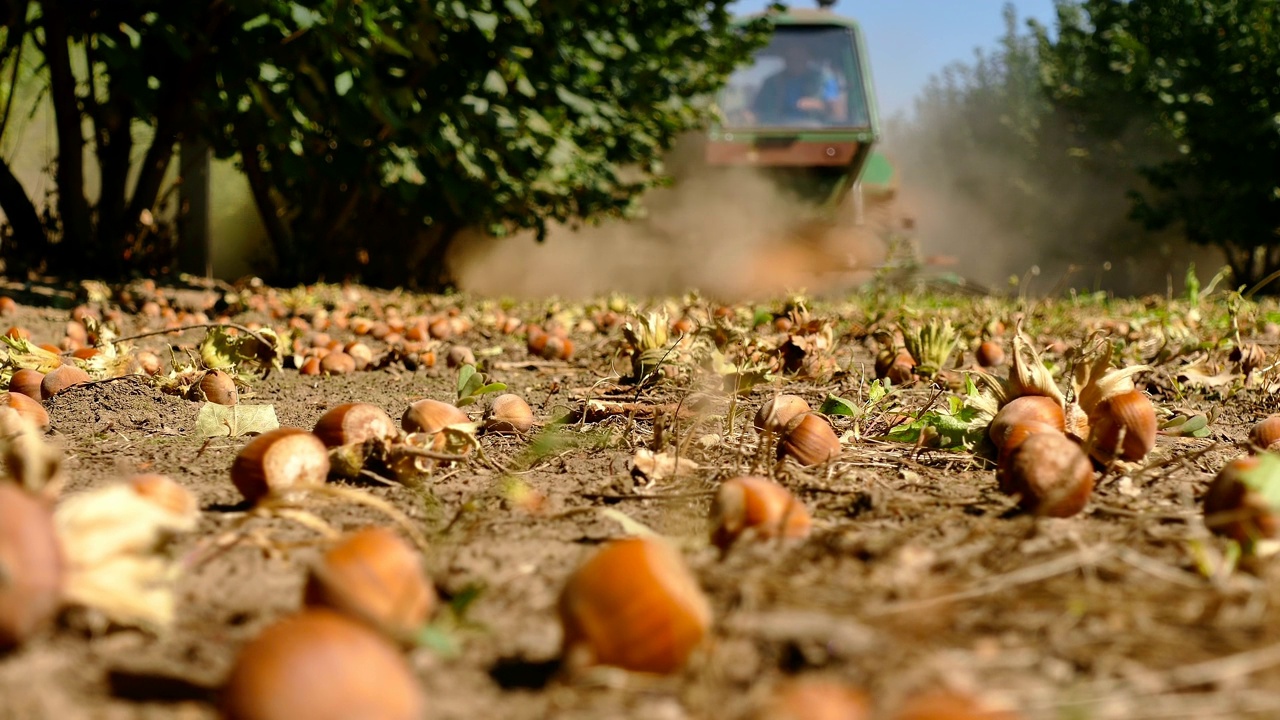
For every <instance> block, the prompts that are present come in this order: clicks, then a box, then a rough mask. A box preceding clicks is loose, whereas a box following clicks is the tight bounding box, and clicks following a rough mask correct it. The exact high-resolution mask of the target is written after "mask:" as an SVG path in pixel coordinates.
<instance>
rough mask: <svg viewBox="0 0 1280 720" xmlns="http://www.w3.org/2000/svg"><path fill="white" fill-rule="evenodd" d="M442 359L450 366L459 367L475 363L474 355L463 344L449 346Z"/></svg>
mask: <svg viewBox="0 0 1280 720" xmlns="http://www.w3.org/2000/svg"><path fill="white" fill-rule="evenodd" d="M444 360H445V365H447V366H449V367H450V368H459V367H462V366H463V365H475V364H476V355H475V353H473V352H471V348H469V347H467V346H465V345H454V346H453V347H451V348H449V353H448V354H447V355H445V357H444Z"/></svg>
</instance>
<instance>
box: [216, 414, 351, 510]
mask: <svg viewBox="0 0 1280 720" xmlns="http://www.w3.org/2000/svg"><path fill="white" fill-rule="evenodd" d="M328 475H329V455H328V452H327V450H326V448H325V445H324V442H322V441H321V440H320V438H318V437H316V436H315V435H314V434H313V433H309V432H307V431H306V430H303V429H302V428H296V427H282V428H276V429H275V430H269V431H267V432H265V433H263V434H261V435H259V436H258V437H256V438H254V439H253V440H251V441H250V442H249V444H248V445H245V446H244V448H243V449H241V450H240V453H239V454H238V455H236V459H235V460H234V461H233V462H232V463H231V482H233V483H234V484H235V486H236V489H237V490H239V491H240V494H241V495H243V496H244V498H245V499H246V500H248V501H249V502H250V503H257V502H258V501H259V500H262V499H263V498H265V497H268V496H274V497H282V498H289V497H290V496H292V495H293V494H294V493H296V492H300V491H303V492H304V491H306V490H309V489H313V488H316V487H319V486H321V485H323V484H324V482H325V479H326V478H327V477H328Z"/></svg>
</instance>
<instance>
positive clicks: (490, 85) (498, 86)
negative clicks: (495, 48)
mask: <svg viewBox="0 0 1280 720" xmlns="http://www.w3.org/2000/svg"><path fill="white" fill-rule="evenodd" d="M481 87H482V88H484V91H485V92H487V93H492V94H494V95H497V96H498V97H506V96H507V81H506V80H503V79H502V73H500V72H498V71H497V70H490V71H489V74H488V75H485V76H484V84H483V85H481Z"/></svg>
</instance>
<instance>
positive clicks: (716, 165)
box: [702, 0, 913, 289]
mask: <svg viewBox="0 0 1280 720" xmlns="http://www.w3.org/2000/svg"><path fill="white" fill-rule="evenodd" d="M832 5H834V0H819V3H818V7H817V8H814V9H807V8H806V9H788V10H786V11H785V12H783V13H780V14H779V13H771V14H770V18H771V19H772V28H773V29H772V33H771V36H770V40H769V42H768V43H767V45H765V46H764V47H762V48H761V49H759V50H757V51H756V53H755V55H754V56H753V58H752V60H751V61H750V62H749V63H748V64H747V65H745V66H744V67H742V68H739V69H738V70H737V71H736V72H735V73H734V74H733V75H732V76H731V78H730V79H729V82H728V83H727V85H726V86H725V88H724V89H723V90H722V91H721V93H720V96H719V98H718V104H719V108H720V115H721V117H722V121H721V122H719V123H717V124H715V125H713V126H712V127H711V128H710V129H709V133H708V134H707V135H706V137H705V140H704V142H705V145H704V147H703V151H702V162H703V164H704V169H712V170H713V171H719V170H725V171H730V170H737V171H742V170H743V169H749V170H750V171H751V172H754V173H756V174H759V175H763V176H765V177H767V178H768V180H769V181H770V182H771V183H773V184H774V185H775V186H776V187H777V189H778V191H779V193H780V194H781V195H782V196H783V197H786V198H789V203H788V207H789V210H791V211H792V212H791V213H790V215H791V217H790V218H789V231H788V234H789V235H790V237H789V238H786V239H782V240H783V243H784V244H786V245H788V246H790V247H791V248H792V249H793V250H795V249H797V248H801V249H803V252H805V253H807V254H808V256H809V257H810V260H811V262H810V263H809V264H810V265H811V266H812V268H814V269H815V278H814V280H815V282H814V283H813V284H816V285H819V286H822V285H824V284H825V285H830V284H831V283H830V282H824V278H823V277H820V276H821V275H826V277H827V279H834V278H837V277H842V278H845V279H846V280H847V279H849V278H850V277H852V276H853V275H858V276H861V277H870V276H871V274H872V273H874V272H875V271H876V270H877V269H880V268H883V267H885V265H886V263H890V262H896V261H895V260H894V256H895V255H896V254H900V253H901V252H903V247H904V246H905V247H907V248H911V247H913V243H912V241H911V239H910V230H911V228H912V227H913V223H912V221H911V219H910V218H908V217H906V216H905V215H904V214H903V212H902V210H901V208H900V207H899V203H898V198H897V191H898V177H897V169H896V168H895V167H894V165H893V164H892V163H891V162H890V160H889V158H888V157H887V156H885V155H884V154H883V153H882V152H880V151H879V149H878V148H877V145H878V143H879V142H880V139H881V135H880V132H881V131H880V118H879V115H878V113H877V108H876V95H875V87H874V84H873V82H872V76H871V67H870V63H869V60H868V56H867V45H866V41H865V39H864V37H863V33H862V28H861V27H860V25H859V24H858V22H857V21H856V20H855V19H853V18H850V17H846V16H843V15H840V14H837V13H835V12H834V11H833V10H832V8H831V6H832ZM758 16H759V15H758V14H757V15H750V16H746V17H744V18H741V21H742V22H746V21H748V20H750V19H752V18H755V17H758ZM912 252H913V250H912ZM851 274H852V275H851ZM836 282H837V283H838V284H847V283H845V282H841V281H840V280H836ZM811 289H813V288H811Z"/></svg>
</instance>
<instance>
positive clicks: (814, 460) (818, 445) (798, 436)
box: [778, 412, 841, 466]
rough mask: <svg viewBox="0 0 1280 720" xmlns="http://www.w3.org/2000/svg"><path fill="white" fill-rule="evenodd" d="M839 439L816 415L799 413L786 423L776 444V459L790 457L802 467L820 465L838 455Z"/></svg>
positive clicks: (829, 424)
mask: <svg viewBox="0 0 1280 720" xmlns="http://www.w3.org/2000/svg"><path fill="white" fill-rule="evenodd" d="M840 450H841V448H840V438H838V437H836V431H835V430H834V429H832V427H831V423H829V422H827V421H826V419H824V418H823V417H822V416H821V415H819V414H818V413H813V412H807V413H801V414H800V415H797V416H795V417H794V418H792V419H791V422H789V423H787V427H786V429H784V430H783V433H782V442H781V443H779V444H778V459H779V460H781V459H782V458H784V457H790V458H792V459H794V460H795V461H796V462H798V463H800V464H801V465H804V466H812V465H820V464H822V463H824V462H826V461H828V460H830V459H832V458H834V457H836V456H838V455H839V454H840Z"/></svg>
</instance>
